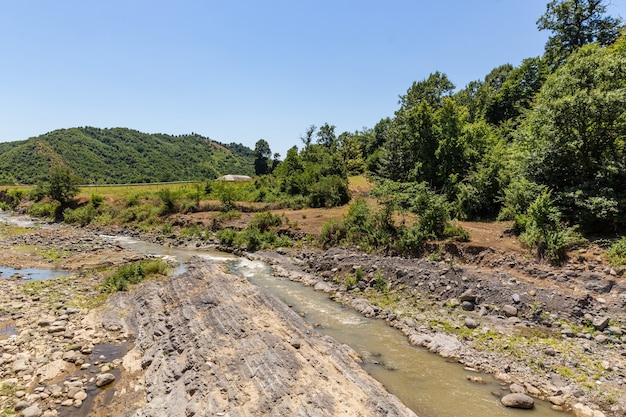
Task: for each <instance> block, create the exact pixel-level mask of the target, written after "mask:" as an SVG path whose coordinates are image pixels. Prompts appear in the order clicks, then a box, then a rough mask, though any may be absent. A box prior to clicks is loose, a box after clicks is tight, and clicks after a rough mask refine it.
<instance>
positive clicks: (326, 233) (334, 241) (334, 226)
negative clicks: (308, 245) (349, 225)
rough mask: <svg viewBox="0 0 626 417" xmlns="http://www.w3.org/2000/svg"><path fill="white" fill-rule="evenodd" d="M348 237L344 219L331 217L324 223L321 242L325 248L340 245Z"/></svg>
mask: <svg viewBox="0 0 626 417" xmlns="http://www.w3.org/2000/svg"><path fill="white" fill-rule="evenodd" d="M345 238H346V225H345V223H344V222H343V221H342V220H337V219H330V220H328V221H327V222H325V223H324V224H323V225H322V232H321V233H320V237H319V243H320V245H321V246H322V247H323V248H329V247H331V246H338V245H339V244H341V242H342V241H343V240H344V239H345Z"/></svg>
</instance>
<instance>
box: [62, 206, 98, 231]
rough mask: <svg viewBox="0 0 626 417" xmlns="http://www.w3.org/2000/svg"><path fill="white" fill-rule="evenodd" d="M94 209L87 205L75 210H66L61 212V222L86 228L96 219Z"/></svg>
mask: <svg viewBox="0 0 626 417" xmlns="http://www.w3.org/2000/svg"><path fill="white" fill-rule="evenodd" d="M96 214H97V213H96V209H95V208H94V207H93V206H92V205H91V204H88V205H86V206H83V207H78V208H76V209H71V208H66V209H65V210H63V221H64V222H65V223H70V224H72V223H77V224H79V225H80V226H83V227H84V226H86V225H88V224H89V223H91V222H92V221H93V219H94V217H96Z"/></svg>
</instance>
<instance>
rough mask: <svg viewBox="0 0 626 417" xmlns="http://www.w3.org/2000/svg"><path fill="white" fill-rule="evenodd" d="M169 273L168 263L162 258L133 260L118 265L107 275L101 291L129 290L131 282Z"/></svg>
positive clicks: (136, 282) (135, 282) (134, 282)
mask: <svg viewBox="0 0 626 417" xmlns="http://www.w3.org/2000/svg"><path fill="white" fill-rule="evenodd" d="M165 274H167V263H166V262H165V261H163V260H162V259H150V260H143V261H138V262H132V263H130V264H127V265H122V266H120V267H118V268H117V269H116V270H115V271H114V272H113V273H112V274H111V275H109V276H107V277H106V278H105V280H104V283H103V284H102V286H101V287H100V291H101V292H106V293H112V292H116V291H127V290H128V285H129V284H138V283H140V282H141V281H143V280H144V279H146V278H147V277H149V276H152V275H165Z"/></svg>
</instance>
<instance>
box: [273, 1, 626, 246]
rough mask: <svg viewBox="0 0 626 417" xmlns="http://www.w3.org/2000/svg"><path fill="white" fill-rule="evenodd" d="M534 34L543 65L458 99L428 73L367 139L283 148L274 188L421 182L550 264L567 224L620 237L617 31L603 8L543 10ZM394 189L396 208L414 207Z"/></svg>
mask: <svg viewBox="0 0 626 417" xmlns="http://www.w3.org/2000/svg"><path fill="white" fill-rule="evenodd" d="M537 27H538V29H539V30H548V31H550V32H551V36H550V38H549V40H548V41H547V43H546V47H545V53H544V54H543V56H538V57H529V58H527V59H525V60H523V61H522V62H521V63H520V64H519V65H518V66H514V65H511V64H504V65H501V66H499V67H497V68H494V69H493V70H492V71H491V72H490V73H489V74H487V75H486V76H485V78H484V79H483V80H476V81H473V82H471V83H469V84H468V85H467V86H465V87H463V88H461V89H458V90H457V89H456V86H455V85H454V84H453V82H452V81H451V80H449V79H448V77H447V76H446V74H445V73H443V72H439V71H436V72H433V73H432V74H430V75H429V76H428V77H427V78H425V79H423V80H421V81H417V82H414V83H413V84H412V85H411V86H410V87H409V88H408V89H407V91H406V93H405V94H403V95H401V96H400V99H399V108H398V109H397V110H396V112H395V114H394V116H393V117H391V118H386V119H383V120H380V122H378V123H377V124H376V126H375V127H374V128H373V129H364V130H363V131H357V132H353V133H349V132H344V133H342V134H340V135H339V136H338V137H337V136H335V132H334V126H330V125H328V124H326V125H324V126H322V127H321V128H320V129H319V130H316V129H315V127H314V126H312V127H311V128H310V129H309V130H308V131H307V134H306V135H305V136H304V137H303V138H302V142H303V145H304V147H303V149H302V150H300V151H298V150H297V148H295V147H294V148H292V149H291V150H290V151H289V153H288V155H287V157H286V159H285V161H284V162H282V164H280V165H279V166H278V168H277V169H276V170H275V171H274V176H275V177H276V178H277V179H276V181H278V182H279V183H280V187H281V190H283V191H285V192H288V193H306V192H309V193H310V192H311V191H312V190H311V189H310V187H311V184H316V186H318V187H320V186H321V184H320V178H325V176H326V175H330V176H336V177H337V178H339V179H341V180H342V181H343V179H344V178H345V175H352V174H359V173H369V174H371V175H373V176H374V177H376V178H378V179H379V181H382V180H387V181H388V180H390V181H392V182H395V183H399V184H422V185H421V186H420V187H422V188H423V187H426V188H427V189H428V190H431V191H432V192H435V193H436V194H437V195H440V196H443V197H445V199H446V201H447V203H448V205H449V207H450V210H451V211H450V212H451V214H452V215H453V216H454V217H457V218H461V219H493V218H496V217H498V216H499V217H500V218H504V219H506V218H509V219H514V220H515V225H516V228H517V230H518V231H519V233H521V234H522V236H525V237H526V239H527V240H528V241H529V242H530V243H529V244H532V245H536V246H538V247H539V248H545V247H546V246H552V249H554V250H553V252H552V255H553V256H556V257H558V252H559V251H560V250H561V249H562V248H563V247H565V246H566V245H567V242H566V241H570V242H571V241H575V239H574V238H571V236H574V234H573V233H570V232H572V231H573V229H572V228H571V227H570V226H572V225H577V226H579V227H580V230H582V231H585V232H615V231H618V230H619V229H622V228H624V226H626V154H625V153H626V73H625V71H626V35H624V34H622V35H620V31H622V30H623V26H622V22H621V20H620V19H617V18H613V17H611V16H608V15H607V14H606V3H605V2H604V1H602V0H553V1H551V2H550V3H548V4H547V7H546V12H545V14H544V15H543V16H541V17H539V19H538V21H537ZM316 138H317V142H316V143H314V139H316ZM267 154H269V152H267ZM307 164H309V165H308V166H307ZM338 166H340V167H341V170H337V167H338ZM315 167H317V168H315ZM325 170H331V171H332V170H336V171H335V172H324V171H325ZM387 188H388V189H392V188H393V187H392V188H389V187H387ZM400 188H402V187H400ZM422 188H420V189H422ZM395 190H396V191H394V193H395V198H399V199H405V198H414V199H415V198H419V197H418V196H416V195H415V194H414V195H413V196H411V195H410V194H409V196H408V197H407V196H406V195H404V194H403V193H399V194H398V193H397V190H398V188H395ZM339 201H343V200H341V199H334V200H332V202H331V203H332V204H335V203H337V202H339ZM553 232H554V233H555V236H552V235H550V233H553ZM524 233H526V234H525V235H524ZM551 236H552V237H551ZM546 241H548V242H546ZM557 241H558V242H557Z"/></svg>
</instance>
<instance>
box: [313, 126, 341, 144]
mask: <svg viewBox="0 0 626 417" xmlns="http://www.w3.org/2000/svg"><path fill="white" fill-rule="evenodd" d="M336 142H337V136H335V126H333V125H329V124H328V123H324V124H323V125H322V126H321V127H320V129H319V130H318V132H317V143H318V144H320V145H322V146H323V147H325V148H326V149H329V150H334V149H333V148H334V147H335V145H336Z"/></svg>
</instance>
